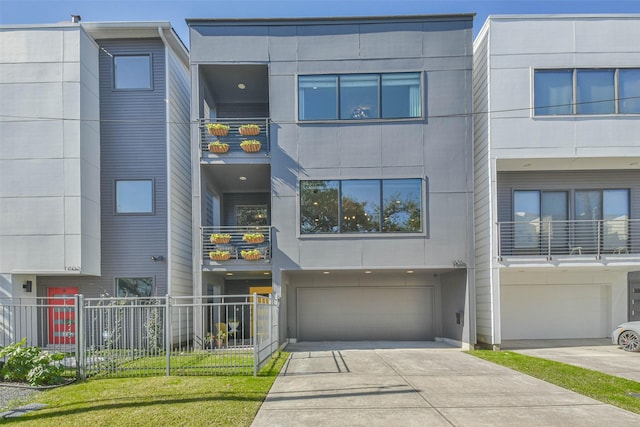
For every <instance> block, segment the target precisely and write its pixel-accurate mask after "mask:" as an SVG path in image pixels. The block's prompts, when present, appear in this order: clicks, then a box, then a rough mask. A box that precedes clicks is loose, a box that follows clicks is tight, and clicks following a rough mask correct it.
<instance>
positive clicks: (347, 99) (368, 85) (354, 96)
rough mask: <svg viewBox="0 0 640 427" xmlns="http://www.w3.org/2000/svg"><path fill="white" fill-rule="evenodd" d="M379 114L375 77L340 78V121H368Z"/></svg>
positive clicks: (360, 75)
mask: <svg viewBox="0 0 640 427" xmlns="http://www.w3.org/2000/svg"><path fill="white" fill-rule="evenodd" d="M379 114H380V113H379V108H378V76H377V75H371V74H356V75H350V76H340V118H341V119H358V120H359V119H370V118H377V117H380V115H379Z"/></svg>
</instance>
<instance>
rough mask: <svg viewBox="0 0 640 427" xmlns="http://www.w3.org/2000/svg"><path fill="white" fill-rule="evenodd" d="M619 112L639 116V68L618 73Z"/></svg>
mask: <svg viewBox="0 0 640 427" xmlns="http://www.w3.org/2000/svg"><path fill="white" fill-rule="evenodd" d="M618 81H619V85H620V88H619V93H618V96H619V97H620V107H619V108H620V112H621V113H635V114H640V68H631V69H622V70H620V71H618Z"/></svg>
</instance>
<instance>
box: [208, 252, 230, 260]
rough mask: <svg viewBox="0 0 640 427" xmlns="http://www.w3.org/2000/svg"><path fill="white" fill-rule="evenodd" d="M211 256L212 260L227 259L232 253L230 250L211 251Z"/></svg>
mask: <svg viewBox="0 0 640 427" xmlns="http://www.w3.org/2000/svg"><path fill="white" fill-rule="evenodd" d="M209 258H210V259H211V261H227V260H229V259H230V258H231V253H229V252H226V251H225V252H217V253H216V252H209Z"/></svg>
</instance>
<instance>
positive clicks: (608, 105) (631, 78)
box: [533, 68, 640, 116]
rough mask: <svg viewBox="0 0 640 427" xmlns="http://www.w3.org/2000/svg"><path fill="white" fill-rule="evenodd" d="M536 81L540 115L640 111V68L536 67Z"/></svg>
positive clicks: (534, 95) (537, 105)
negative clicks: (555, 68)
mask: <svg viewBox="0 0 640 427" xmlns="http://www.w3.org/2000/svg"><path fill="white" fill-rule="evenodd" d="M533 85H534V88H533V97H534V99H533V103H534V114H535V115H536V116H547V115H574V114H584V115H589V114H591V115H594V114H640V69H638V68H628V69H627V68H619V69H614V68H593V69H559V70H534V74H533ZM616 94H617V98H616Z"/></svg>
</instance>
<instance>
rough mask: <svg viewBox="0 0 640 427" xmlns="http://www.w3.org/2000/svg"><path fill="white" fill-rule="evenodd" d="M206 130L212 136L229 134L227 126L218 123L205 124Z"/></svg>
mask: <svg viewBox="0 0 640 427" xmlns="http://www.w3.org/2000/svg"><path fill="white" fill-rule="evenodd" d="M207 130H208V131H209V134H210V135H213V136H227V135H228V134H229V126H227V125H221V124H218V123H209V124H207Z"/></svg>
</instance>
